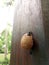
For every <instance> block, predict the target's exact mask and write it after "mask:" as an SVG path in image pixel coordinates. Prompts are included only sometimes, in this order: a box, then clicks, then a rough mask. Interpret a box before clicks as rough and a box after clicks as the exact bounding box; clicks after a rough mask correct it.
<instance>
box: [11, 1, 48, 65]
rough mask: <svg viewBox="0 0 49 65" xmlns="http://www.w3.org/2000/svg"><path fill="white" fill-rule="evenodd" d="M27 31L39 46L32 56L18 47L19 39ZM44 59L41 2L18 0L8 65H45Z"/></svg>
mask: <svg viewBox="0 0 49 65" xmlns="http://www.w3.org/2000/svg"><path fill="white" fill-rule="evenodd" d="M29 31H32V32H33V34H34V36H35V38H36V39H37V40H38V45H39V48H38V50H37V49H35V50H33V54H32V55H30V53H29V50H25V49H22V48H21V45H20V41H21V37H22V36H23V34H24V33H27V32H29ZM45 59H46V60H47V57H46V52H45V34H44V28H43V18H42V10H41V1H40V0H18V5H17V6H16V11H15V17H14V26H13V37H12V50H11V62H10V65H46V64H45Z"/></svg>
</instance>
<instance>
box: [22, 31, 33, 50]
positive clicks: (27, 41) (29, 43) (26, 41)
mask: <svg viewBox="0 0 49 65" xmlns="http://www.w3.org/2000/svg"><path fill="white" fill-rule="evenodd" d="M21 47H22V48H24V49H31V48H32V47H33V35H32V32H28V33H25V34H24V35H23V36H22V38H21Z"/></svg>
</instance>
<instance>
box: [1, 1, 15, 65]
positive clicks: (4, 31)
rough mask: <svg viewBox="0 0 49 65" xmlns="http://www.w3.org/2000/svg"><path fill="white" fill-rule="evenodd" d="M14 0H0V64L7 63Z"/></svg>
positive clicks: (8, 61)
mask: <svg viewBox="0 0 49 65" xmlns="http://www.w3.org/2000/svg"><path fill="white" fill-rule="evenodd" d="M14 11H15V0H0V65H9V63H10V52H11V38H12V29H13V19H14Z"/></svg>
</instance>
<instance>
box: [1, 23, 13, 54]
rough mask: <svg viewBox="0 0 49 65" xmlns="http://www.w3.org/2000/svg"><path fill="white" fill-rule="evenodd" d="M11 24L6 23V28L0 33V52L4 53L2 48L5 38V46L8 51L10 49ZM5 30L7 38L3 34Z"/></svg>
mask: <svg viewBox="0 0 49 65" xmlns="http://www.w3.org/2000/svg"><path fill="white" fill-rule="evenodd" d="M11 27H12V26H11V25H10V24H8V25H7V28H6V29H4V30H3V31H2V32H1V34H0V53H4V48H2V47H3V46H4V45H5V40H7V48H8V52H10V51H11V38H12V31H11ZM6 30H7V33H8V34H7V39H5V34H6Z"/></svg>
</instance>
